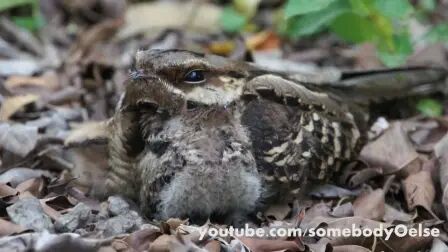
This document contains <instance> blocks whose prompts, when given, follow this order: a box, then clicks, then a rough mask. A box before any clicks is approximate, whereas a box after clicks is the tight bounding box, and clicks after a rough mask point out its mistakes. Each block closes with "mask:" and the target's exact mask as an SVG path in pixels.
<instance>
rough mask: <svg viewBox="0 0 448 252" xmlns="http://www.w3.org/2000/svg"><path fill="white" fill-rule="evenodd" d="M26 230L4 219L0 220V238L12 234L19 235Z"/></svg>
mask: <svg viewBox="0 0 448 252" xmlns="http://www.w3.org/2000/svg"><path fill="white" fill-rule="evenodd" d="M26 230H27V229H26V228H24V227H22V226H20V225H17V224H14V223H12V222H10V221H6V220H4V219H0V237H3V236H7V235H13V234H20V233H22V232H24V231H26Z"/></svg>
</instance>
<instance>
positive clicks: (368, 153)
mask: <svg viewBox="0 0 448 252" xmlns="http://www.w3.org/2000/svg"><path fill="white" fill-rule="evenodd" d="M360 158H361V159H362V160H364V161H366V162H367V163H368V164H370V166H372V167H374V166H377V167H382V168H383V171H384V174H386V175H388V174H393V173H396V172H398V171H400V170H401V169H403V168H405V167H406V166H407V165H409V164H410V163H411V162H413V161H414V160H416V159H417V158H418V153H417V152H416V151H415V150H414V147H413V145H412V143H411V142H410V140H409V138H408V136H407V134H406V131H405V129H404V128H403V125H402V123H400V122H394V123H392V124H391V126H390V127H389V128H388V129H387V130H386V131H385V132H384V133H383V135H381V136H380V137H379V138H378V139H376V140H375V141H373V142H371V143H369V144H367V145H366V146H365V147H364V148H363V150H362V151H361V155H360Z"/></svg>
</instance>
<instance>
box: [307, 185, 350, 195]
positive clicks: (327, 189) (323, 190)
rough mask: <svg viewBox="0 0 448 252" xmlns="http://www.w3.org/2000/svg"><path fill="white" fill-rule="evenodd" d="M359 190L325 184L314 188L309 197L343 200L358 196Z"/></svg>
mask: <svg viewBox="0 0 448 252" xmlns="http://www.w3.org/2000/svg"><path fill="white" fill-rule="evenodd" d="M358 194H359V190H348V189H345V188H342V187H339V186H335V185H330V184H324V185H317V186H314V187H313V188H312V190H311V191H310V192H309V193H308V195H310V196H313V197H316V198H343V197H346V196H356V195H358Z"/></svg>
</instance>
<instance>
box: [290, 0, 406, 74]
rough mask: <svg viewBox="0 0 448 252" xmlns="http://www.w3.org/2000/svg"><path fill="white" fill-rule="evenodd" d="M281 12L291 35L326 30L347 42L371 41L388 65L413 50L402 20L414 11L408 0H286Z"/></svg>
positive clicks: (302, 34) (297, 36)
mask: <svg viewBox="0 0 448 252" xmlns="http://www.w3.org/2000/svg"><path fill="white" fill-rule="evenodd" d="M318 2H319V3H318ZM285 13H286V14H285V18H286V20H287V28H286V35H288V36H290V37H292V38H299V37H301V36H306V35H313V34H316V33H318V32H321V31H323V30H329V31H331V32H333V33H335V34H337V35H338V36H339V37H340V38H341V39H344V40H346V41H348V42H352V43H362V42H373V43H375V44H376V45H377V48H378V54H379V57H380V59H381V60H382V61H383V62H384V63H385V64H386V65H388V66H397V65H400V64H402V63H403V62H404V61H405V60H406V58H407V56H408V55H409V54H410V53H412V51H413V50H412V43H411V40H410V38H409V33H408V32H407V31H408V27H407V24H403V22H402V21H403V20H404V19H405V18H408V17H409V16H410V15H412V14H413V13H414V8H413V6H412V5H411V4H410V3H409V1H408V0H319V1H305V0H289V1H288V2H287V4H286V5H285Z"/></svg>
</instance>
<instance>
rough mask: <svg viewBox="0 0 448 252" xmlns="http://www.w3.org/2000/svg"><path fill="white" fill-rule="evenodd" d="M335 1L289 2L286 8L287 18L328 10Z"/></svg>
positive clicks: (301, 0)
mask: <svg viewBox="0 0 448 252" xmlns="http://www.w3.org/2000/svg"><path fill="white" fill-rule="evenodd" d="M334 1H335V0H313V1H309V0H294V1H288V2H287V3H286V6H285V17H286V18H291V17H293V16H297V15H302V14H306V13H310V12H314V11H318V10H322V9H325V8H327V7H328V6H329V5H330V4H331V3H332V2H334Z"/></svg>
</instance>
